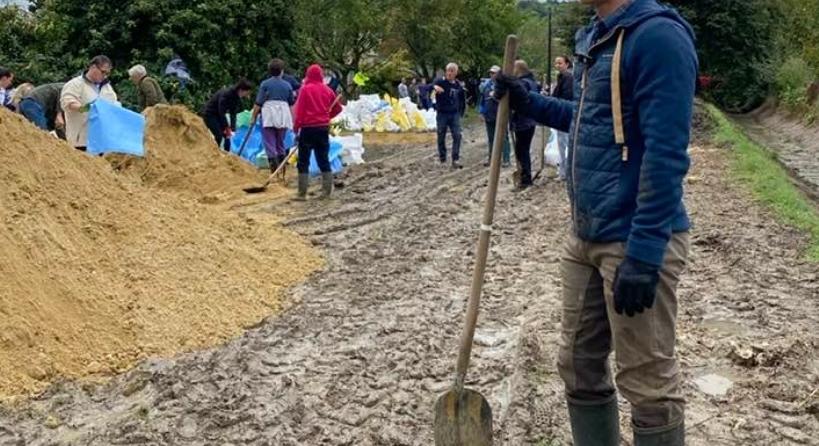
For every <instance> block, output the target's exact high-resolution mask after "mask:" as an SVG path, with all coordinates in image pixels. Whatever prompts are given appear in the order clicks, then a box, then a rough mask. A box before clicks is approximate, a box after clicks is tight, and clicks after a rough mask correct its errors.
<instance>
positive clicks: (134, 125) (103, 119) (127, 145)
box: [87, 99, 145, 156]
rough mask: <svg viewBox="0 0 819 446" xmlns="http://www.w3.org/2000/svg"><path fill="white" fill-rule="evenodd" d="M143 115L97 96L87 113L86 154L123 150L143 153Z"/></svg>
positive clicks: (120, 151)
mask: <svg viewBox="0 0 819 446" xmlns="http://www.w3.org/2000/svg"><path fill="white" fill-rule="evenodd" d="M144 137H145V117H144V116H142V115H141V114H139V113H136V112H133V111H131V110H128V109H127V108H123V107H120V106H119V105H118V104H114V103H113V102H108V101H106V100H104V99H97V100H96V101H94V102H92V103H91V109H90V110H89V112H88V146H87V150H88V153H90V154H92V155H101V154H103V153H123V154H126V155H134V156H145V146H144V143H143V141H144Z"/></svg>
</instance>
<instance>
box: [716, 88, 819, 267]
mask: <svg viewBox="0 0 819 446" xmlns="http://www.w3.org/2000/svg"><path fill="white" fill-rule="evenodd" d="M706 107H707V109H708V113H709V114H710V115H711V117H712V118H713V120H714V122H715V123H716V133H715V140H716V142H717V143H720V144H730V145H731V146H733V147H734V149H735V150H734V151H733V155H734V156H733V159H732V163H731V164H732V165H731V168H732V171H733V174H734V175H735V176H736V177H737V178H738V179H739V180H740V182H741V183H743V184H745V185H746V186H748V187H749V189H750V190H751V192H752V193H753V195H754V197H755V198H756V199H757V200H758V201H760V202H761V203H763V204H764V205H766V206H768V207H769V208H771V209H772V210H773V211H774V213H775V214H776V215H777V216H778V217H779V219H781V220H782V221H783V222H784V223H786V224H788V225H792V226H794V227H796V228H799V229H801V230H804V231H806V232H807V233H808V234H810V237H811V240H810V245H809V246H808V248H807V253H806V254H807V257H808V259H809V260H811V261H813V262H819V211H817V210H816V208H815V207H814V206H813V205H812V203H811V202H810V201H809V199H808V198H807V197H805V196H804V194H802V192H801V191H799V189H798V188H797V187H796V186H794V185H793V184H792V183H791V181H790V179H789V176H788V172H787V171H786V170H785V169H784V168H783V167H782V166H781V165H780V164H779V163H778V162H777V160H776V159H775V158H774V156H773V154H771V153H770V152H768V151H767V150H766V149H764V148H762V147H760V146H759V145H757V144H756V143H754V142H753V141H751V140H750V139H749V138H748V137H747V136H745V134H744V133H742V131H741V130H740V129H738V128H737V127H736V126H735V125H734V124H733V123H731V121H729V120H728V118H726V117H725V115H724V114H723V113H722V112H721V111H719V109H717V108H716V107H715V106H714V105H712V104H707V105H706Z"/></svg>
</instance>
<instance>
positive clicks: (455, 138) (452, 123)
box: [435, 112, 461, 163]
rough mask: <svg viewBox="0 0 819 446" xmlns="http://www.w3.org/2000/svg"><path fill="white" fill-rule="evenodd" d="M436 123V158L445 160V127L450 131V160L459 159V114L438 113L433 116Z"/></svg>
mask: <svg viewBox="0 0 819 446" xmlns="http://www.w3.org/2000/svg"><path fill="white" fill-rule="evenodd" d="M435 120H436V123H437V124H438V159H440V160H441V162H442V163H443V162H446V129H447V128H449V131H451V132H452V162H455V161H458V160H459V159H461V115H460V114H458V113H457V112H456V113H440V112H439V113H438V114H437V116H436V117H435Z"/></svg>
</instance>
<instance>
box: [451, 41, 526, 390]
mask: <svg viewBox="0 0 819 446" xmlns="http://www.w3.org/2000/svg"><path fill="white" fill-rule="evenodd" d="M517 52H518V37H517V36H515V35H510V36H508V37H507V38H506V50H505V51H504V54H503V72H504V74H508V75H511V74H512V71H513V69H514V66H515V59H516V58H517ZM508 123H509V95H508V94H507V95H506V96H504V97H503V98H502V99H501V100H500V106H499V107H498V119H497V122H496V123H495V140H494V141H493V142H492V161H491V164H490V167H489V187H488V189H487V191H486V204H485V207H484V211H483V220H482V221H481V228H480V238H479V240H478V255H477V258H476V261H475V270H474V274H473V275H472V290H471V292H470V295H469V304H468V306H467V310H466V323H465V325H464V331H463V334H462V335H461V349H460V351H459V353H458V365H457V368H456V369H455V386H454V387H455V390H456V391H458V392H459V393H460V392H461V391H462V390H463V387H464V379H465V378H466V369H467V367H468V366H469V357H470V355H471V354H472V341H473V338H474V337H475V324H476V323H477V322H478V308H479V306H480V300H481V292H482V291H483V281H484V273H485V272H486V259H487V257H488V255H489V236H490V235H491V233H492V220H493V219H494V217H495V198H496V196H497V194H498V181H499V179H500V170H501V151H502V150H503V142H504V141H505V140H506V132H507V129H508Z"/></svg>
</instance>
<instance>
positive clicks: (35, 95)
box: [20, 82, 65, 138]
mask: <svg viewBox="0 0 819 446" xmlns="http://www.w3.org/2000/svg"><path fill="white" fill-rule="evenodd" d="M63 85H65V84H64V83H62V82H57V83H53V84H45V85H40V86H38V87H35V88H34V89H33V90H31V91H30V92H29V93H28V94H27V95H25V96H23V99H22V100H21V101H20V113H21V114H22V115H23V116H25V117H26V119H28V120H29V121H31V123H32V124H34V125H36V126H37V127H39V128H41V129H43V130H46V131H51V130H57V131H58V133H62V136H63V138H64V137H65V132H63V130H64V129H65V119H64V118H63V110H62V109H61V108H60V92H61V91H62V89H63Z"/></svg>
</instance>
